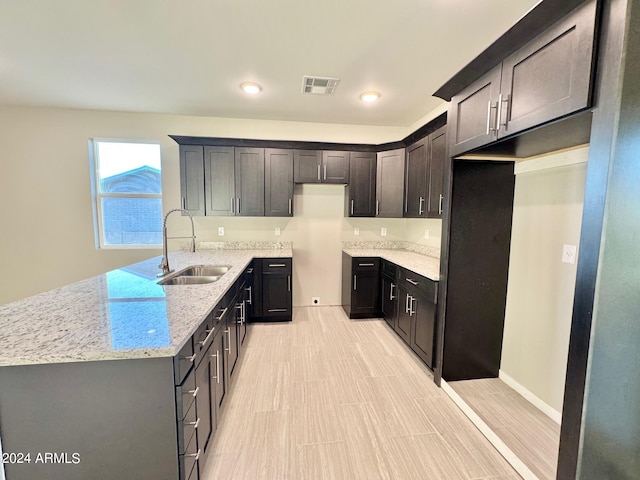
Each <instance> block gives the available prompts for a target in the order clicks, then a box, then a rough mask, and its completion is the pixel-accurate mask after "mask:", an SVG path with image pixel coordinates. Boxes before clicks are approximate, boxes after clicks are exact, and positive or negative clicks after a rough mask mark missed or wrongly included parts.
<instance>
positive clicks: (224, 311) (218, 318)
mask: <svg viewBox="0 0 640 480" xmlns="http://www.w3.org/2000/svg"><path fill="white" fill-rule="evenodd" d="M227 310H229V307H224V310H222V313H221V314H220V316H219V317H216V320H222V317H224V314H225V313H227Z"/></svg>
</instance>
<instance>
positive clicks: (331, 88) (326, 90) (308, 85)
mask: <svg viewBox="0 0 640 480" xmlns="http://www.w3.org/2000/svg"><path fill="white" fill-rule="evenodd" d="M338 83H340V79H339V78H328V77H309V76H307V75H305V76H304V77H302V93H305V94H310V95H333V93H334V92H335V91H336V87H337V86H338Z"/></svg>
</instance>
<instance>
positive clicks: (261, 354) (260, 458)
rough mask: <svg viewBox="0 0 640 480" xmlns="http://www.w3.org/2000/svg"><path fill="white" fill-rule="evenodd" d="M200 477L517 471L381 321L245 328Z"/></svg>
mask: <svg viewBox="0 0 640 480" xmlns="http://www.w3.org/2000/svg"><path fill="white" fill-rule="evenodd" d="M246 342H247V343H246V347H245V351H244V356H243V357H242V359H241V360H240V361H239V363H238V364H237V365H236V369H237V370H236V372H235V376H236V378H235V383H234V384H233V385H232V388H231V391H230V393H229V397H228V398H227V401H226V407H225V410H224V414H223V418H222V422H221V424H220V425H219V427H218V431H217V433H216V437H215V439H214V443H213V445H212V448H211V450H210V451H211V454H210V456H209V458H208V460H207V465H206V470H205V472H204V480H225V479H234V480H236V479H237V480H242V479H247V480H249V479H250V480H257V479H269V480H279V479H295V480H303V479H304V480H306V479H309V480H311V479H322V480H333V479H336V480H338V479H344V480H360V479H362V480H374V479H402V480H404V479H407V480H409V479H416V480H418V479H419V480H428V479H434V480H457V479H460V480H468V479H494V480H498V479H500V480H516V479H519V478H520V477H519V476H518V475H517V473H516V472H515V471H514V470H513V469H512V468H511V466H510V465H509V464H508V463H507V462H506V461H505V460H504V459H503V458H502V457H501V456H500V454H499V453H498V452H497V451H496V450H495V449H494V448H493V447H492V446H491V444H490V443H489V442H488V441H487V440H486V439H485V438H484V437H483V436H482V434H481V433H480V432H479V431H478V430H477V429H476V428H475V426H473V424H472V423H471V422H470V421H469V420H468V419H467V417H465V415H464V414H463V413H462V412H461V411H460V410H459V409H458V407H457V406H456V405H455V404H454V403H453V401H452V400H451V399H449V397H448V396H447V395H446V394H445V393H444V392H443V391H442V390H441V389H439V388H438V387H436V385H435V384H434V383H433V379H432V376H431V374H430V373H429V372H428V370H427V369H426V368H425V367H424V366H423V365H422V364H421V363H420V361H419V360H418V359H417V357H415V356H414V355H413V354H412V353H411V352H410V351H409V350H408V348H407V347H406V346H405V345H404V344H403V343H402V340H400V338H399V337H397V336H396V335H395V333H393V332H392V331H391V330H390V329H389V328H388V327H387V325H386V324H385V322H384V320H379V319H372V320H349V319H348V318H347V317H346V315H345V314H344V312H343V311H342V309H341V308H340V307H308V308H307V307H305V308H295V309H294V315H293V322H291V323H274V324H252V325H249V332H248V337H247V340H246Z"/></svg>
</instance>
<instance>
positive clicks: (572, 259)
mask: <svg viewBox="0 0 640 480" xmlns="http://www.w3.org/2000/svg"><path fill="white" fill-rule="evenodd" d="M577 252H578V247H577V246H576V245H567V244H566V243H565V244H564V245H563V246H562V262H563V263H571V264H574V263H576V256H577Z"/></svg>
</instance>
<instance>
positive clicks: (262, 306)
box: [251, 258, 293, 321]
mask: <svg viewBox="0 0 640 480" xmlns="http://www.w3.org/2000/svg"><path fill="white" fill-rule="evenodd" d="M292 269H293V262H292V259H291V258H262V259H255V260H254V262H253V285H252V289H251V295H252V298H251V320H254V321H291V319H292V315H293V295H292V290H293V276H292Z"/></svg>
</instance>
